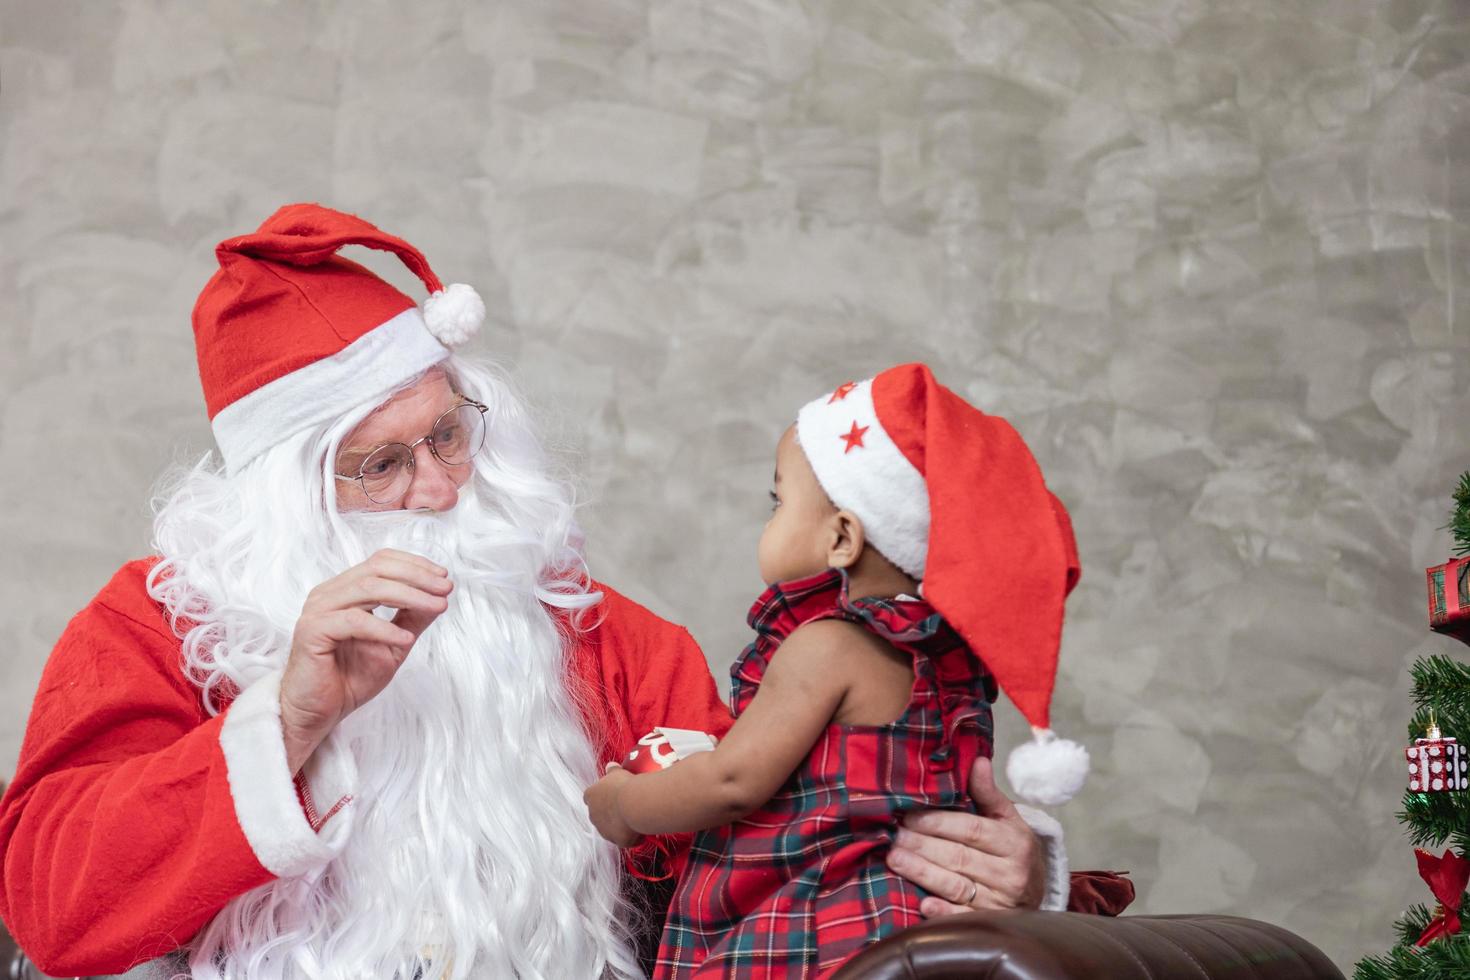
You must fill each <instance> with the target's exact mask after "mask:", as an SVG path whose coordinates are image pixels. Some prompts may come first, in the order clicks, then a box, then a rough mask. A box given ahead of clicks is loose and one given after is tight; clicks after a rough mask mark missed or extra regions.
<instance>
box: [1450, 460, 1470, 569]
mask: <svg viewBox="0 0 1470 980" xmlns="http://www.w3.org/2000/svg"><path fill="white" fill-rule="evenodd" d="M1448 527H1449V531H1450V534H1451V535H1452V536H1453V537H1454V539H1455V554H1457V555H1464V554H1470V470H1467V471H1466V472H1464V473H1461V474H1460V485H1459V486H1458V487H1456V488H1455V509H1454V511H1453V512H1451V514H1450V523H1449V525H1448Z"/></svg>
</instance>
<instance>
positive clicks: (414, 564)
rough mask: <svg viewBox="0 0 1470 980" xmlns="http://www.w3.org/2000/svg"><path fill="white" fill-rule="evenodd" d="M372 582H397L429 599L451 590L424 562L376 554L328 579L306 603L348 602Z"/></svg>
mask: <svg viewBox="0 0 1470 980" xmlns="http://www.w3.org/2000/svg"><path fill="white" fill-rule="evenodd" d="M373 581H392V582H401V583H403V584H404V585H407V586H411V587H412V588H415V589H419V590H420V591H422V592H428V593H430V594H431V595H448V594H449V593H450V592H451V591H453V590H454V583H453V582H452V581H450V579H449V573H448V572H447V571H446V570H445V569H443V568H441V567H439V566H438V565H435V564H434V563H433V562H431V561H429V560H428V559H427V558H419V557H418V556H417V555H410V554H407V553H406V552H389V551H379V552H376V553H375V554H374V555H373V556H372V557H371V558H369V559H368V560H367V561H365V562H363V563H362V564H360V565H353V566H352V567H351V568H349V569H347V571H345V572H343V573H342V574H341V575H337V576H335V577H333V578H329V579H327V580H326V581H325V582H322V583H321V584H320V585H318V586H317V587H316V588H314V589H312V590H311V593H310V595H309V596H308V601H311V600H312V599H319V600H320V599H327V598H329V597H335V598H340V597H342V596H347V597H349V601H351V599H352V598H353V597H355V596H356V595H357V594H358V593H359V592H360V590H361V589H362V588H363V583H366V582H373ZM341 604H342V605H346V604H348V602H342V603H341Z"/></svg>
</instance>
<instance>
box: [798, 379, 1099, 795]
mask: <svg viewBox="0 0 1470 980" xmlns="http://www.w3.org/2000/svg"><path fill="white" fill-rule="evenodd" d="M796 429H797V440H798V441H799V443H800V445H801V448H802V451H803V452H805V453H806V457H807V459H808V460H810V462H811V465H812V469H813V470H815V471H816V475H817V479H818V480H819V481H820V482H821V484H822V488H823V489H824V490H826V491H827V496H828V497H830V498H831V499H832V502H833V503H834V504H836V505H837V506H838V507H840V508H843V509H844V510H850V511H852V513H853V514H855V515H856V516H857V518H858V520H860V521H862V522H863V530H864V533H865V534H866V535H867V539H868V540H869V541H870V542H872V544H873V547H875V548H877V549H878V550H879V551H880V552H882V553H883V554H884V556H886V557H887V558H888V559H889V560H890V561H892V562H893V563H894V564H895V565H897V566H898V567H899V568H901V569H903V570H904V572H906V573H907V574H909V575H910V576H912V577H913V578H916V579H919V580H921V581H922V582H923V595H924V598H925V599H927V600H928V601H929V602H930V603H931V604H932V605H933V606H934V608H935V609H937V610H938V611H939V613H940V615H942V616H943V617H944V618H945V620H946V621H947V622H948V623H949V624H950V625H951V626H953V627H954V629H955V630H956V631H957V632H958V633H959V634H960V636H961V637H962V638H964V640H965V642H966V643H968V644H969V645H970V648H971V649H973V650H974V651H975V653H976V654H977V655H978V656H979V657H980V658H981V660H983V661H984V663H985V665H986V666H987V667H988V668H989V669H990V671H991V673H993V674H994V675H995V679H996V681H997V683H998V684H999V685H1000V687H1001V690H1003V691H1005V692H1006V694H1007V695H1009V696H1010V699H1011V700H1012V701H1013V702H1014V703H1015V705H1016V707H1017V708H1019V709H1020V710H1021V714H1022V715H1024V716H1025V717H1026V720H1027V721H1028V722H1030V723H1031V728H1032V732H1033V733H1034V739H1033V741H1031V742H1028V743H1027V744H1025V745H1022V746H1020V747H1018V748H1017V749H1016V750H1015V751H1013V752H1012V753H1011V755H1010V758H1009V760H1008V762H1007V764H1006V776H1007V777H1008V778H1009V779H1010V782H1011V787H1012V788H1013V789H1014V790H1015V791H1016V793H1017V794H1018V795H1019V796H1020V797H1022V798H1023V799H1025V800H1027V801H1029V802H1033V803H1040V804H1043V805H1055V804H1058V803H1065V802H1066V801H1067V800H1069V799H1071V798H1072V796H1073V795H1074V794H1075V793H1076V792H1077V790H1079V789H1081V787H1082V783H1083V781H1084V780H1085V779H1086V777H1087V768H1088V758H1087V750H1086V749H1084V748H1083V747H1082V746H1080V745H1078V744H1077V743H1075V742H1069V741H1066V740H1063V739H1059V738H1057V737H1056V735H1055V734H1053V732H1052V730H1051V722H1050V712H1051V694H1052V686H1053V684H1054V683H1055V680H1056V671H1057V653H1058V649H1059V647H1060V645H1061V637H1062V611H1063V603H1064V602H1065V600H1066V597H1067V595H1068V593H1070V592H1071V591H1072V589H1073V587H1074V586H1076V584H1077V579H1078V577H1079V576H1080V575H1081V566H1080V564H1079V563H1078V560H1077V544H1076V541H1075V540H1074V538H1073V536H1072V522H1071V519H1070V518H1069V517H1068V515H1067V510H1066V508H1065V507H1063V506H1062V502H1061V501H1060V500H1058V499H1057V498H1056V497H1055V496H1054V495H1053V494H1052V493H1051V491H1050V490H1048V489H1047V487H1046V483H1045V482H1044V481H1043V480H1042V476H1041V468H1040V467H1039V466H1037V464H1036V460H1035V459H1034V458H1033V457H1032V455H1031V451H1030V450H1029V449H1027V448H1026V443H1025V442H1023V441H1022V440H1021V436H1020V435H1019V434H1018V433H1017V432H1016V430H1015V429H1014V428H1012V427H1011V425H1010V423H1009V422H1007V421H1006V420H1005V419H1002V418H999V417H998V416H994V415H986V414H984V413H983V412H981V411H979V410H978V409H976V408H974V407H973V406H971V405H970V404H969V403H967V402H966V401H965V400H964V399H962V398H960V397H959V396H958V395H956V394H955V393H954V392H952V391H950V390H949V389H948V388H946V387H944V386H943V385H941V384H940V383H939V382H937V381H936V380H935V379H934V375H933V373H931V372H930V370H929V368H928V367H926V366H925V365H923V364H904V365H902V366H900V367H895V368H890V369H889V370H887V371H884V372H883V373H882V374H879V375H878V376H877V377H875V378H871V379H869V380H867V381H860V382H852V381H849V382H847V383H845V384H842V385H839V386H838V388H837V390H836V391H833V392H832V393H831V394H829V395H823V396H822V397H821V398H818V399H816V400H815V401H813V402H811V403H810V404H808V405H806V406H805V407H803V408H802V410H801V412H800V413H799V414H798V415H797V422H796Z"/></svg>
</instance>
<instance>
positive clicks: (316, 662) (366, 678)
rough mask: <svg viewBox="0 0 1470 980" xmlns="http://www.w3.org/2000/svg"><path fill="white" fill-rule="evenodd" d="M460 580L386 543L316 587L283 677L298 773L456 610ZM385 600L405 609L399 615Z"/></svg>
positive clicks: (284, 710)
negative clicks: (452, 605) (453, 597)
mask: <svg viewBox="0 0 1470 980" xmlns="http://www.w3.org/2000/svg"><path fill="white" fill-rule="evenodd" d="M453 589H454V584H453V583H452V582H450V581H449V573H448V572H447V571H445V570H444V569H443V568H441V567H440V566H438V565H436V564H434V563H433V562H431V561H429V560H428V559H427V558H421V557H419V556H418V555H411V554H409V553H407V552H404V551H395V550H392V549H389V548H385V549H383V550H381V551H378V552H376V553H375V554H373V556H372V557H371V558H369V559H368V560H367V561H365V562H363V563H362V564H360V565H354V566H353V567H352V568H349V569H348V570H347V571H345V572H343V573H342V574H341V575H338V576H336V577H335V578H330V579H328V580H327V581H325V582H323V583H322V584H321V585H318V586H317V587H316V588H314V589H312V590H311V592H310V593H309V594H308V595H307V597H306V603H305V605H303V606H302V609H301V616H300V618H298V619H297V620H296V629H295V632H294V633H293V634H292V637H291V654H290V656H289V658H288V659H287V660H286V671H285V674H284V676H283V677H282V678H281V734H282V736H283V737H284V738H285V741H286V761H287V763H288V764H289V765H290V767H291V771H292V772H295V771H296V770H298V769H300V768H301V766H302V764H303V763H305V762H306V760H307V758H309V757H310V755H311V753H312V752H313V751H314V750H315V749H316V747H317V745H319V744H320V743H321V741H322V739H324V738H326V737H327V734H328V733H329V732H330V731H331V730H332V729H333V728H335V727H336V725H337V723H338V722H340V721H341V720H342V719H343V718H345V717H347V715H349V714H351V713H352V712H353V711H355V710H356V709H357V708H359V707H360V706H362V705H363V704H365V703H366V702H368V701H369V700H371V699H372V698H373V697H374V696H376V695H377V693H378V692H379V691H381V690H382V689H383V688H384V687H386V686H387V685H388V682H389V681H390V680H392V679H393V674H394V673H395V672H396V671H397V670H398V667H399V665H400V664H402V663H403V660H404V658H405V657H407V656H408V651H409V650H410V649H411V648H412V647H413V645H414V643H415V642H416V641H417V640H418V638H419V634H421V633H423V631H424V630H425V629H427V628H428V627H429V624H430V623H432V622H433V621H434V620H435V619H437V618H438V617H439V615H440V614H441V613H442V612H444V610H445V609H447V608H449V599H448V596H449V593H450V592H451V591H453ZM378 606H391V607H392V608H394V609H396V610H398V612H397V614H396V615H394V617H393V618H392V620H387V619H381V618H379V617H377V616H375V615H373V612H372V611H373V610H374V609H375V608H377V607H378Z"/></svg>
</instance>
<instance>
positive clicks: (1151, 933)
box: [833, 912, 1343, 980]
mask: <svg viewBox="0 0 1470 980" xmlns="http://www.w3.org/2000/svg"><path fill="white" fill-rule="evenodd" d="M977 977H984V978H986V980H1074V978H1075V980H1081V978H1089V980H1093V978H1096V980H1163V978H1169V980H1172V978H1174V977H1179V978H1181V980H1185V978H1188V980H1206V978H1208V980H1224V978H1229V980H1312V978H1324V980H1326V978H1331V980H1343V977H1342V973H1341V972H1339V971H1338V969H1337V967H1335V966H1333V965H1332V963H1331V961H1329V960H1328V959H1327V957H1326V956H1323V955H1322V952H1321V950H1319V949H1317V947H1315V946H1313V945H1312V944H1311V943H1309V942H1307V941H1306V940H1305V939H1302V938H1301V937H1300V936H1297V935H1294V934H1292V933H1290V932H1287V931H1286V930H1285V929H1282V928H1280V927H1278V926H1273V925H1269V924H1267V923H1265V922H1257V921H1256V920H1254V919H1241V918H1236V917H1235V916H1229V915H1125V916H1119V917H1117V918H1111V917H1108V916H1101V915H1083V914H1080V913H1077V912H971V913H969V914H966V915H956V916H950V917H947V918H944V919H936V920H933V921H930V922H926V923H924V924H923V925H920V926H915V927H914V928H912V929H908V930H906V931H904V932H902V933H900V934H899V935H897V936H893V937H891V938H889V939H886V940H884V941H883V942H881V943H878V944H877V945H876V946H874V947H873V948H872V949H869V950H867V951H866V952H864V953H863V954H862V955H861V956H858V957H857V958H856V959H854V960H853V961H852V962H850V963H848V964H847V965H846V966H845V967H843V968H842V969H841V970H839V971H838V972H837V974H836V975H835V976H834V977H833V980H960V978H965V980H973V978H977Z"/></svg>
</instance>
